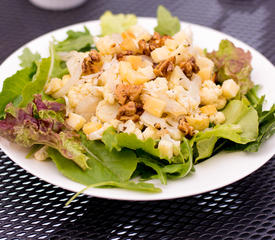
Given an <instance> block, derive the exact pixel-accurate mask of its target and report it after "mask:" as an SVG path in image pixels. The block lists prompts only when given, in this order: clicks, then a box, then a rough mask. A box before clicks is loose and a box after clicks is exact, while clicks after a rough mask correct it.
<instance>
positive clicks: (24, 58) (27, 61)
mask: <svg viewBox="0 0 275 240" xmlns="http://www.w3.org/2000/svg"><path fill="white" fill-rule="evenodd" d="M18 58H19V59H20V61H21V63H20V66H21V67H23V68H25V67H31V66H32V64H33V63H35V62H37V61H39V60H40V58H41V56H40V54H39V53H38V52H36V53H32V52H31V50H30V49H29V48H24V50H23V52H22V54H21V55H20V56H19V57H18Z"/></svg>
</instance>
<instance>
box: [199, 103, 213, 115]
mask: <svg viewBox="0 0 275 240" xmlns="http://www.w3.org/2000/svg"><path fill="white" fill-rule="evenodd" d="M200 110H201V112H202V113H204V114H206V115H214V114H215V113H216V112H217V109H216V106H215V105H206V106H203V107H201V108H200Z"/></svg>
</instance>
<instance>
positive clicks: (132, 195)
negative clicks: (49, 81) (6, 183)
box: [0, 18, 275, 201]
mask: <svg viewBox="0 0 275 240" xmlns="http://www.w3.org/2000/svg"><path fill="white" fill-rule="evenodd" d="M139 24H141V25H143V26H144V27H145V28H146V29H148V30H150V31H152V29H153V27H154V26H156V20H155V19H153V18H139ZM83 25H86V26H87V27H88V28H89V29H90V31H91V33H92V34H94V35H96V34H99V33H100V27H99V22H98V21H89V22H84V23H79V24H76V25H72V26H69V27H65V28H62V29H59V30H56V31H53V32H50V33H47V34H45V35H43V36H41V37H39V38H37V39H35V40H33V41H31V42H29V43H27V44H26V45H25V46H23V47H21V48H20V49H18V50H17V51H16V52H14V53H13V54H12V55H11V56H10V57H8V58H7V60H6V61H5V62H4V63H3V64H2V65H1V66H0V78H1V82H0V84H1V85H2V82H3V80H4V79H5V78H6V77H8V76H10V75H12V74H14V73H15V72H16V70H18V69H19V68H20V67H19V60H18V55H20V54H21V52H22V50H23V48H24V47H29V48H30V49H31V50H32V51H38V52H39V53H40V54H41V55H42V56H43V57H45V56H48V45H49V41H51V40H52V37H53V36H54V37H55V38H56V39H58V40H62V39H64V38H65V37H66V34H65V33H66V31H67V30H68V29H73V30H82V29H83ZM182 25H183V26H184V25H186V24H182ZM190 26H191V28H192V30H193V33H194V41H195V44H197V45H199V46H200V47H202V48H207V49H208V50H212V49H217V48H218V45H219V42H220V40H222V39H225V38H227V39H229V40H231V41H232V42H234V43H235V44H236V45H237V46H238V47H241V48H244V49H245V50H249V51H250V52H251V53H252V56H253V60H252V66H253V68H254V70H253V72H252V80H253V81H254V82H255V83H256V84H261V85H262V86H263V88H262V90H261V92H260V93H261V94H262V93H264V94H266V99H267V101H268V103H269V106H270V105H271V104H272V103H274V102H275V95H274V92H275V84H274V79H275V68H274V66H273V65H272V64H271V63H270V62H269V61H268V60H267V59H266V58H265V57H264V56H263V55H262V54H260V53H259V52H257V51H256V50H254V49H253V48H251V47H249V46H248V45H246V44H245V43H243V42H240V41H239V40H237V39H235V38H233V37H230V36H228V35H226V34H224V33H221V32H217V31H215V30H212V29H209V28H206V27H202V26H198V25H194V24H190ZM269 106H268V107H269ZM274 146H275V136H273V137H272V138H271V139H269V140H268V141H267V142H265V143H264V144H263V145H262V146H261V148H260V150H259V152H257V153H245V152H235V153H220V154H218V155H216V156H214V157H212V158H211V159H209V160H207V161H204V162H203V163H200V164H198V165H196V166H195V168H196V172H195V173H193V174H191V175H189V176H187V177H185V178H183V179H180V180H175V181H168V184H167V185H166V186H164V185H161V184H160V183H159V182H158V181H152V182H154V183H156V186H158V187H160V188H162V190H163V191H162V193H158V194H152V193H143V192H135V191H128V190H123V189H102V188H93V189H88V190H87V191H86V192H85V193H86V194H88V195H91V196H96V197H102V198H110V199H120V200H145V201H147V200H160V199H172V198H179V197H186V196H191V195H196V194H200V193H203V192H207V191H211V190H214V189H217V188H220V187H223V186H226V185H228V184H231V183H233V182H235V181H238V180H239V179H241V178H244V177H245V176H247V175H249V174H251V173H252V172H254V171H255V170H257V169H258V168H259V167H261V166H262V165H263V164H265V163H266V162H267V161H268V160H269V159H270V158H271V157H272V156H273V154H274V153H275V151H274ZM0 147H1V148H2V149H3V150H4V152H5V153H6V154H7V155H8V156H9V157H10V158H11V159H13V161H14V162H16V163H17V164H18V165H19V166H21V167H22V168H24V169H25V170H27V171H28V172H30V173H31V174H33V175H35V176H37V177H39V178H41V179H43V180H45V181H47V182H49V183H52V184H54V185H57V186H59V187H61V188H64V189H67V190H70V191H73V192H78V191H80V190H81V189H83V185H81V184H78V183H76V182H73V181H71V180H69V179H67V178H65V177H64V176H63V175H61V173H59V172H58V171H57V169H56V167H55V165H54V163H52V162H40V161H36V160H34V159H26V158H25V156H26V153H27V150H26V149H23V148H21V147H19V146H16V145H15V144H9V143H7V141H3V139H2V140H1V142H0Z"/></svg>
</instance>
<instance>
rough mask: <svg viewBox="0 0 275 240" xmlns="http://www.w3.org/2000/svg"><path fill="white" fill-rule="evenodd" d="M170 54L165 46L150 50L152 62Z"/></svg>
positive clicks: (163, 58) (156, 61)
mask: <svg viewBox="0 0 275 240" xmlns="http://www.w3.org/2000/svg"><path fill="white" fill-rule="evenodd" d="M169 56H170V51H169V49H168V48H167V47H166V46H163V47H160V48H156V49H155V50H154V51H152V52H151V57H152V59H153V62H155V63H159V62H161V61H163V60H165V59H167V58H169Z"/></svg>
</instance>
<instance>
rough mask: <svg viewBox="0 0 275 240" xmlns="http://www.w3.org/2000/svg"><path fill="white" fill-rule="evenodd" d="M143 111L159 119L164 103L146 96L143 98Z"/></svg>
mask: <svg viewBox="0 0 275 240" xmlns="http://www.w3.org/2000/svg"><path fill="white" fill-rule="evenodd" d="M143 101H144V106H143V109H144V110H145V111H147V112H149V113H151V114H152V115H154V116H156V117H161V115H162V113H163V111H164V109H165V106H166V103H165V102H164V101H162V100H160V99H158V98H155V97H151V96H149V95H146V96H144V97H143Z"/></svg>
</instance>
